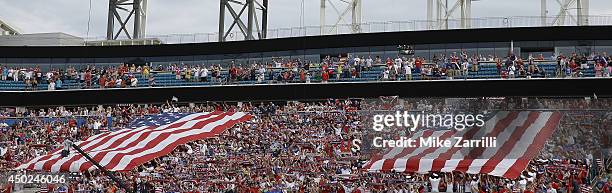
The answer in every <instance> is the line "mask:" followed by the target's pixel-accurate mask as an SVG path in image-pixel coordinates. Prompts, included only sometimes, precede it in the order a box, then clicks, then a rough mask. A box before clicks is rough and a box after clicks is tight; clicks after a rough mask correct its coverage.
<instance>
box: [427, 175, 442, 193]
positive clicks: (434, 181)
mask: <svg viewBox="0 0 612 193" xmlns="http://www.w3.org/2000/svg"><path fill="white" fill-rule="evenodd" d="M429 183H431V192H440V190H439V186H440V176H438V174H436V173H433V174H431V176H429Z"/></svg>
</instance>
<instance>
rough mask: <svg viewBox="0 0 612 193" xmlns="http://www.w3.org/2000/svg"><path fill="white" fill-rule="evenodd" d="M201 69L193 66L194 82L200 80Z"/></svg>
mask: <svg viewBox="0 0 612 193" xmlns="http://www.w3.org/2000/svg"><path fill="white" fill-rule="evenodd" d="M201 72H202V69H201V68H200V67H196V68H193V79H194V80H195V82H200V74H201Z"/></svg>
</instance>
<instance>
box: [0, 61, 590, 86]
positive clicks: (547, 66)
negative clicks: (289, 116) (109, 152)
mask: <svg viewBox="0 0 612 193" xmlns="http://www.w3.org/2000/svg"><path fill="white" fill-rule="evenodd" d="M537 65H538V66H539V67H540V68H541V69H543V70H544V71H545V76H544V75H542V74H537V75H532V78H550V77H556V76H555V73H556V71H557V67H556V63H555V62H538V63H537ZM384 69H385V66H384V65H381V66H375V67H374V68H372V69H370V70H368V71H362V72H361V74H360V75H359V76H358V77H356V78H351V77H342V78H340V79H336V77H330V79H329V81H328V82H363V81H379V80H382V74H383V71H384ZM525 69H527V64H525ZM284 70H285V68H272V71H273V72H274V77H277V76H278V75H279V74H280V73H282V72H283V71H284ZM581 72H582V75H581V77H594V76H595V72H594V69H593V64H589V68H588V69H583V70H581ZM310 74H312V78H311V80H312V82H315V83H316V82H321V76H320V74H321V68H320V67H319V68H311V69H310ZM400 74H401V73H400ZM134 76H135V77H136V78H137V79H138V80H139V81H138V86H137V87H148V86H149V83H148V80H147V79H146V78H143V76H142V74H140V73H135V74H134ZM152 76H154V77H155V83H156V84H155V86H156V87H177V86H179V87H180V86H211V85H222V84H228V83H227V82H225V81H216V82H211V81H209V82H191V81H187V80H185V79H178V80H177V79H176V76H175V74H174V73H172V72H156V73H152ZM267 76H268V75H266V79H268V77H267ZM221 77H222V78H226V77H229V73H228V71H227V70H222V71H221ZM398 78H399V79H401V80H406V78H405V76H404V75H403V74H401V75H399V77H398ZM423 78H425V79H448V77H447V76H440V77H428V76H421V74H419V73H416V71H415V70H414V69H413V72H412V80H421V79H423ZM497 78H502V77H501V76H500V75H499V74H498V72H497V68H496V66H495V63H493V62H481V63H480V64H479V69H478V71H477V72H472V71H469V70H468V73H467V75H459V76H454V77H453V79H455V80H457V79H497ZM274 82H275V81H262V82H259V83H258V82H257V81H253V80H248V81H236V82H232V83H231V84H241V85H249V84H266V83H274ZM286 82H290V83H291V82H300V80H299V76H296V77H295V78H294V79H293V81H286ZM47 88H48V83H47V82H46V81H43V82H42V83H39V84H38V86H37V89H36V90H47ZM81 88H83V84H82V83H79V81H77V80H69V79H68V80H64V82H63V83H62V88H61V90H68V89H81ZM90 88H93V89H95V88H100V86H99V85H98V84H97V83H96V82H94V84H93V85H92V86H91V87H90ZM25 89H26V84H25V82H24V81H21V80H20V81H11V80H6V81H0V91H23V90H25Z"/></svg>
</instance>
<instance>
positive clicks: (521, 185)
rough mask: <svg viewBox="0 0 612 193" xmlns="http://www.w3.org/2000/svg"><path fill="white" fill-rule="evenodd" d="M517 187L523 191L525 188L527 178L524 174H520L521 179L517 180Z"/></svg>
mask: <svg viewBox="0 0 612 193" xmlns="http://www.w3.org/2000/svg"><path fill="white" fill-rule="evenodd" d="M518 188H519V189H520V190H521V191H524V190H525V189H527V179H525V176H523V175H521V179H520V180H519V181H518Z"/></svg>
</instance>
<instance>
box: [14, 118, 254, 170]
mask: <svg viewBox="0 0 612 193" xmlns="http://www.w3.org/2000/svg"><path fill="white" fill-rule="evenodd" d="M250 118H251V115H249V114H247V113H242V112H210V113H208V112H207V113H192V114H184V113H162V114H159V115H152V116H145V117H142V118H138V119H135V120H133V121H132V122H131V123H130V127H129V128H125V129H121V130H117V131H113V132H106V133H101V134H98V135H95V136H91V137H89V138H87V139H86V140H84V141H80V142H77V143H76V144H77V145H78V146H79V147H80V148H81V149H82V150H83V151H85V152H86V153H87V154H89V155H90V156H91V157H92V158H93V159H94V160H96V161H97V162H98V163H100V165H102V166H103V167H104V168H106V169H107V170H110V171H128V170H132V169H134V168H135V167H137V166H139V165H141V164H143V163H146V162H148V161H150V160H152V159H155V158H157V157H161V156H164V155H167V154H169V153H170V152H172V151H173V150H174V149H175V148H176V147H177V146H179V145H182V144H186V143H188V142H190V141H195V140H199V139H204V138H209V137H213V136H215V135H217V134H220V133H222V132H223V131H225V130H226V129H228V128H230V127H232V126H233V125H235V124H237V123H240V122H245V121H247V120H249V119H250ZM62 149H63V148H58V149H56V150H54V151H52V152H50V153H49V154H47V155H44V156H39V157H36V158H34V159H32V160H30V161H28V162H26V163H25V164H22V165H21V166H19V167H17V169H26V170H43V171H51V172H59V171H62V172H64V171H70V172H82V171H86V170H95V169H97V168H96V167H95V166H94V165H93V164H92V163H91V162H89V161H87V160H86V159H85V158H84V157H83V156H81V155H80V154H78V153H77V152H76V151H75V150H71V152H70V155H69V156H68V157H62V156H61V151H62Z"/></svg>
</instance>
